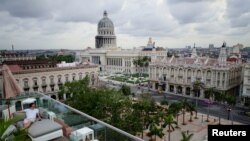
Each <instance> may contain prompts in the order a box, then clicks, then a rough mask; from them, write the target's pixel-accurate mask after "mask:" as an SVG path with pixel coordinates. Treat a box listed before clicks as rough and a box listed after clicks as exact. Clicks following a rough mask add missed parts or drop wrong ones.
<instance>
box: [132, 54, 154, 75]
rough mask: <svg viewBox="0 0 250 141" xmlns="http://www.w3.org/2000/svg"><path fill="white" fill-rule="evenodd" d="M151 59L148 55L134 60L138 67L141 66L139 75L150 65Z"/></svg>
mask: <svg viewBox="0 0 250 141" xmlns="http://www.w3.org/2000/svg"><path fill="white" fill-rule="evenodd" d="M150 61H151V59H150V58H149V57H148V56H143V57H141V56H139V57H138V59H134V60H133V64H134V65H135V66H136V68H137V67H139V76H141V72H142V69H143V68H145V67H148V65H149V62H150Z"/></svg>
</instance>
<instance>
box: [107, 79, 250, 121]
mask: <svg viewBox="0 0 250 141" xmlns="http://www.w3.org/2000/svg"><path fill="white" fill-rule="evenodd" d="M102 80H103V81H102V82H104V83H105V84H106V86H108V87H111V88H115V89H119V88H120V86H121V82H118V81H112V80H107V79H103V78H102ZM107 81H109V83H108V82H107ZM129 86H130V88H131V92H132V93H135V94H138V93H139V92H141V91H147V90H148V88H147V87H138V85H133V84H130V85H129ZM150 93H151V95H152V97H153V98H154V99H155V100H156V101H157V102H160V101H162V100H164V99H166V100H167V101H169V102H170V103H171V102H176V101H179V100H181V99H183V98H187V99H188V100H189V102H192V103H193V104H194V105H196V99H194V98H192V97H188V96H185V97H183V96H181V95H177V94H170V93H164V94H161V95H159V94H157V93H156V92H155V91H150ZM197 110H198V112H200V113H203V114H204V117H206V116H207V113H208V112H209V115H212V116H216V117H218V118H219V117H221V118H224V119H228V116H229V119H230V120H233V121H237V122H241V123H243V124H250V117H248V116H246V115H244V114H243V112H244V109H243V108H239V107H233V108H231V110H230V111H228V107H226V106H225V105H222V104H219V103H215V102H214V103H213V104H210V105H209V109H208V104H207V103H205V102H204V101H203V100H197Z"/></svg>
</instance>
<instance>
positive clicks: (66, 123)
mask: <svg viewBox="0 0 250 141" xmlns="http://www.w3.org/2000/svg"><path fill="white" fill-rule="evenodd" d="M28 98H29V99H30V98H33V99H35V100H36V102H35V103H36V105H37V108H38V109H39V112H40V113H42V114H44V115H45V113H46V114H48V117H49V118H51V117H52V118H53V120H54V121H55V122H56V123H59V124H61V125H63V126H62V128H63V129H62V130H63V134H64V138H63V139H64V140H71V139H74V138H80V137H79V135H76V134H74V133H78V134H80V133H82V132H83V131H87V130H88V132H91V131H93V132H94V139H95V141H124V140H126V141H143V140H142V139H140V138H138V137H136V136H133V135H131V134H129V133H127V132H125V131H122V130H120V129H118V128H116V127H114V126H112V125H109V124H107V123H105V122H103V121H100V120H98V119H96V118H94V117H91V116H89V115H87V114H85V113H83V112H81V111H78V110H76V109H74V108H72V107H70V106H68V105H66V104H63V103H61V102H59V101H56V100H54V99H51V98H50V97H48V96H46V95H44V94H42V93H37V92H33V93H27V92H23V93H20V94H18V95H17V96H16V97H12V98H10V103H11V106H10V108H12V110H11V114H12V113H15V111H19V110H22V108H25V107H27V105H25V103H24V101H25V100H26V99H28ZM0 102H1V103H0V105H1V108H0V110H1V114H3V115H2V116H3V117H6V116H7V117H8V114H7V113H8V112H7V109H6V106H3V105H4V104H5V103H6V100H4V99H2V100H1V101H0ZM13 109H14V110H13ZM38 124H39V121H38ZM31 127H32V126H31ZM41 128H42V127H41ZM64 128H66V129H67V130H66V129H64ZM80 131H81V132H80ZM66 132H69V134H66ZM66 135H68V136H66Z"/></svg>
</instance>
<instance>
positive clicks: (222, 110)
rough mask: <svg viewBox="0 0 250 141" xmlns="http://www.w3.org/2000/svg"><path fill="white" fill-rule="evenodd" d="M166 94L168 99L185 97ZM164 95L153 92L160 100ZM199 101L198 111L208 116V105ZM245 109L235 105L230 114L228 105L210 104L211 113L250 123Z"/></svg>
mask: <svg viewBox="0 0 250 141" xmlns="http://www.w3.org/2000/svg"><path fill="white" fill-rule="evenodd" d="M164 95H165V99H166V100H168V101H179V100H181V99H183V97H182V96H179V95H172V94H167V93H164ZM164 95H158V94H155V92H152V97H153V98H154V99H155V100H156V101H158V102H160V101H162V100H164ZM187 99H189V101H190V102H192V103H194V104H195V103H196V100H195V99H191V98H187ZM197 103H198V106H197V109H198V112H200V113H203V114H204V116H205V117H206V116H207V113H208V105H207V104H205V103H204V102H203V101H201V100H198V102H197ZM243 111H244V109H242V108H238V107H233V108H231V111H230V114H229V112H228V110H227V107H225V106H224V105H221V104H218V103H213V104H210V105H209V115H212V116H216V117H221V118H224V119H227V118H228V115H229V119H230V120H231V119H233V121H237V122H241V123H244V124H250V117H248V116H246V115H243V114H241V113H242V112H243Z"/></svg>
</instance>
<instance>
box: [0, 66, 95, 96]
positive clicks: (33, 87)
mask: <svg viewBox="0 0 250 141" xmlns="http://www.w3.org/2000/svg"><path fill="white" fill-rule="evenodd" d="M33 65H34V66H32V65H30V66H31V67H29V69H27V68H23V67H22V66H20V65H17V64H15V65H14V64H12V65H8V67H9V69H10V71H11V72H12V74H13V76H14V78H15V80H16V81H17V83H18V84H19V85H20V86H21V88H22V89H23V90H24V91H27V92H36V91H37V92H43V93H45V94H48V95H50V96H51V97H52V98H54V99H66V97H68V95H66V94H64V96H63V97H61V98H59V96H58V94H57V93H58V91H59V88H60V86H62V85H63V84H64V83H65V82H71V81H74V80H80V79H83V78H84V77H85V76H87V75H88V76H89V77H90V85H96V84H97V81H98V79H97V76H98V67H97V66H96V65H88V64H86V65H76V66H70V67H68V66H66V67H62V66H61V67H56V66H55V67H43V68H38V67H35V66H37V65H35V64H33ZM2 67H3V66H0V70H1V69H2ZM2 91H3V75H2V72H1V71H0V93H3V92H2Z"/></svg>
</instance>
